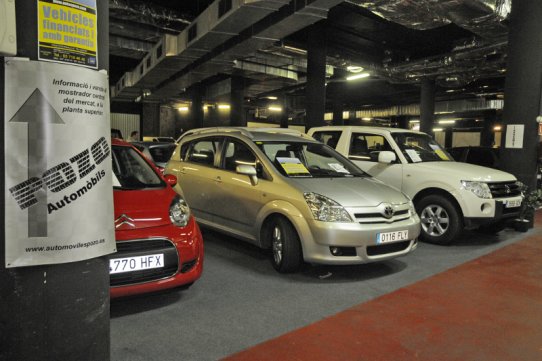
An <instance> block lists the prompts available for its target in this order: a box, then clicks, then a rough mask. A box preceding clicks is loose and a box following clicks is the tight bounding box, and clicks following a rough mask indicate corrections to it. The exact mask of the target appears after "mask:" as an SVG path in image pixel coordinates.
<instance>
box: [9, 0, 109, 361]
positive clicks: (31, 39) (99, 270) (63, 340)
mask: <svg viewBox="0 0 542 361" xmlns="http://www.w3.org/2000/svg"><path fill="white" fill-rule="evenodd" d="M37 3H38V2H37V1H17V2H16V17H17V18H16V21H17V43H18V44H17V57H26V58H29V59H31V60H38V53H37V49H38V45H37V34H38V25H37ZM97 20H98V22H97V29H98V64H99V66H100V69H105V70H108V69H109V43H108V33H109V2H108V1H107V0H97ZM70 69H72V66H71V65H66V71H69V70H70ZM5 86H6V84H5V69H4V58H3V57H0V120H1V121H0V129H1V131H0V133H1V134H0V136H1V138H2V139H4V136H5V134H4V133H5V127H4V124H5V122H6V119H4V117H5V104H4V102H5ZM21 86H24V84H21ZM46 136H47V137H49V136H50V137H53V135H52V134H47V135H46ZM67 141H69V139H68V140H67ZM5 151H8V150H6V149H4V147H2V149H1V151H0V152H1V154H0V168H1V172H2V174H4V176H2V177H0V178H1V180H0V184H1V187H2V191H1V192H0V199H1V203H2V208H3V209H4V208H5V201H6V200H5V197H4V194H5V191H6V190H5V187H6V184H5V174H6V168H5V164H4V157H5V154H4V152H5ZM109 206H110V207H113V204H110V205H109ZM2 213H3V212H2ZM111 221H112V220H111ZM101 226H102V225H100V224H96V225H95V227H101ZM0 228H1V229H2V232H0V237H1V238H0V285H1V286H0V360H37V359H39V360H50V361H52V360H104V361H107V360H109V359H110V356H109V348H110V340H109V262H108V259H107V257H98V258H93V259H89V260H85V261H79V262H71V263H64V264H51V265H43V266H31V267H17V268H10V269H6V268H5V267H4V263H5V245H6V239H5V233H4V230H5V218H4V217H0Z"/></svg>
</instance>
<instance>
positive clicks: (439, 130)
mask: <svg viewBox="0 0 542 361" xmlns="http://www.w3.org/2000/svg"><path fill="white" fill-rule="evenodd" d="M443 130H444V129H442V128H433V132H442V131H443Z"/></svg>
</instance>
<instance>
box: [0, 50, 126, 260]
mask: <svg viewBox="0 0 542 361" xmlns="http://www.w3.org/2000/svg"><path fill="white" fill-rule="evenodd" d="M4 115H5V124H4V127H5V133H4V134H5V135H4V152H5V168H6V172H5V199H6V202H5V222H6V229H5V239H6V260H5V262H6V267H8V268H9V267H20V266H31V265H41V264H54V263H65V262H74V261H80V260H85V259H89V258H94V257H98V256H102V255H105V254H109V253H112V252H114V251H115V228H114V224H113V185H112V176H111V139H110V126H109V89H108V79H107V75H106V74H104V73H101V72H97V71H94V70H90V69H86V68H82V67H77V66H71V65H64V64H56V63H47V62H39V61H28V60H23V59H16V58H6V59H5V114H4Z"/></svg>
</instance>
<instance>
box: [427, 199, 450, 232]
mask: <svg viewBox="0 0 542 361" xmlns="http://www.w3.org/2000/svg"><path fill="white" fill-rule="evenodd" d="M420 219H421V223H422V228H423V231H424V232H425V233H427V234H428V235H430V236H433V237H439V236H442V235H443V234H444V233H446V231H447V230H448V226H449V224H450V217H449V215H448V212H446V210H445V209H444V208H443V207H441V206H439V205H436V204H430V205H428V206H427V207H425V208H424V209H423V211H422V213H421V215H420Z"/></svg>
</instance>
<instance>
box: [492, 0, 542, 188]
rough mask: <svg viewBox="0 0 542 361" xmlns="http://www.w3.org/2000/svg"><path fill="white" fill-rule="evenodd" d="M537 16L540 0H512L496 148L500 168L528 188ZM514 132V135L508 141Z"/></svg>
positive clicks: (540, 55)
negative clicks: (498, 145)
mask: <svg viewBox="0 0 542 361" xmlns="http://www.w3.org/2000/svg"><path fill="white" fill-rule="evenodd" d="M541 18H542V2H541V1H539V0H522V1H514V2H513V4H512V13H511V15H510V32H509V35H508V60H507V63H508V67H507V72H506V82H505V90H504V99H505V102H504V110H503V122H504V126H505V127H504V129H503V131H504V132H503V137H502V144H501V146H502V149H501V152H500V155H501V165H502V167H503V169H504V170H506V171H508V172H510V173H513V174H514V175H515V176H516V177H517V178H518V179H519V180H520V181H521V182H523V183H524V184H526V185H527V186H529V188H530V189H534V188H535V187H536V167H537V145H538V131H537V129H538V124H537V123H536V117H537V116H538V115H540V114H541V96H542V91H541V89H542V46H540V44H542V22H540V19H541ZM521 128H523V137H522V138H521V137H519V139H518V138H517V135H518V134H520V133H521V130H522V129H521ZM514 132H515V135H516V137H515V138H514V144H513V145H512V144H511V143H512V137H513V136H514ZM507 139H508V140H509V142H507ZM507 143H508V144H507ZM511 146H515V147H516V148H512V147H511ZM518 159H520V160H521V161H518Z"/></svg>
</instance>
